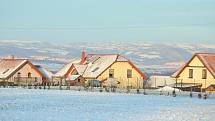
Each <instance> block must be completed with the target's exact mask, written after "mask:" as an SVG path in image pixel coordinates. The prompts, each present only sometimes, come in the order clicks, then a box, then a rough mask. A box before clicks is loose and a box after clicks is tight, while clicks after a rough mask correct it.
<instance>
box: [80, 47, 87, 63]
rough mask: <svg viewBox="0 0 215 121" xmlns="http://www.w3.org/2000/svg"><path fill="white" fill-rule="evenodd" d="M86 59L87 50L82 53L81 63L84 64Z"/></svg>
mask: <svg viewBox="0 0 215 121" xmlns="http://www.w3.org/2000/svg"><path fill="white" fill-rule="evenodd" d="M85 61H86V54H85V51H84V50H83V51H82V55H81V64H83V63H84V62H85Z"/></svg>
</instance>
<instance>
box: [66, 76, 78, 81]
mask: <svg viewBox="0 0 215 121" xmlns="http://www.w3.org/2000/svg"><path fill="white" fill-rule="evenodd" d="M78 77H80V75H70V76H69V77H67V78H66V80H72V81H73V80H76V79H77V78H78Z"/></svg>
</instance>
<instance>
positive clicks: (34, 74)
mask: <svg viewBox="0 0 215 121" xmlns="http://www.w3.org/2000/svg"><path fill="white" fill-rule="evenodd" d="M29 72H30V73H31V77H37V82H38V83H42V76H41V75H40V74H39V73H38V72H37V71H36V70H35V69H34V68H32V67H31V65H30V64H29V63H27V64H26V65H24V66H23V67H22V68H21V69H19V70H18V71H17V72H16V73H15V74H14V75H13V76H12V77H10V78H9V79H8V81H9V82H14V78H15V77H17V75H18V73H21V77H28V73H29ZM27 81H28V82H27V83H28V84H30V83H34V82H30V81H31V80H27ZM21 83H22V84H26V80H22V81H21ZM15 84H16V82H15Z"/></svg>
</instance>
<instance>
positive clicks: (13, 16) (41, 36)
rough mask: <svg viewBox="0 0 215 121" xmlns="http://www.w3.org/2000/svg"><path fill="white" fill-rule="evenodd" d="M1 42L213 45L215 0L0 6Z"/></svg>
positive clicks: (62, 0) (15, 0)
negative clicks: (113, 42)
mask: <svg viewBox="0 0 215 121" xmlns="http://www.w3.org/2000/svg"><path fill="white" fill-rule="evenodd" d="M0 40H29V41H33V40H36V41H54V42H59V43H67V42H76V41H100V42H101V41H131V42H132V41H134V42H135V41H142V42H159V43H167V42H184V43H186V42H191V43H193V42H202V43H215V0H0Z"/></svg>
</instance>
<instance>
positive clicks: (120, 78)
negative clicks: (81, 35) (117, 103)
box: [55, 51, 147, 88]
mask: <svg viewBox="0 0 215 121" xmlns="http://www.w3.org/2000/svg"><path fill="white" fill-rule="evenodd" d="M70 75H81V76H82V77H83V78H84V79H85V80H86V81H85V86H86V85H88V86H89V84H91V81H95V80H98V81H99V82H100V83H101V84H102V85H108V84H107V83H109V81H110V80H111V81H112V83H113V81H115V82H116V83H117V87H119V88H127V87H130V88H141V87H142V86H143V80H146V79H147V77H146V76H145V75H144V74H143V73H142V72H141V71H140V70H139V69H138V68H137V67H136V66H135V65H134V64H133V63H132V62H131V61H130V60H128V59H126V58H125V57H123V56H122V55H119V54H88V55H87V56H86V54H85V52H84V51H83V52H82V58H81V60H79V61H75V62H70V63H68V64H66V65H65V66H64V67H63V68H62V69H61V70H60V71H59V72H58V73H56V74H55V77H59V78H60V79H61V80H65V79H66V78H68V77H69V76H70ZM64 82H65V81H64ZM58 83H59V81H58ZM60 83H62V81H61V82H60Z"/></svg>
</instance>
